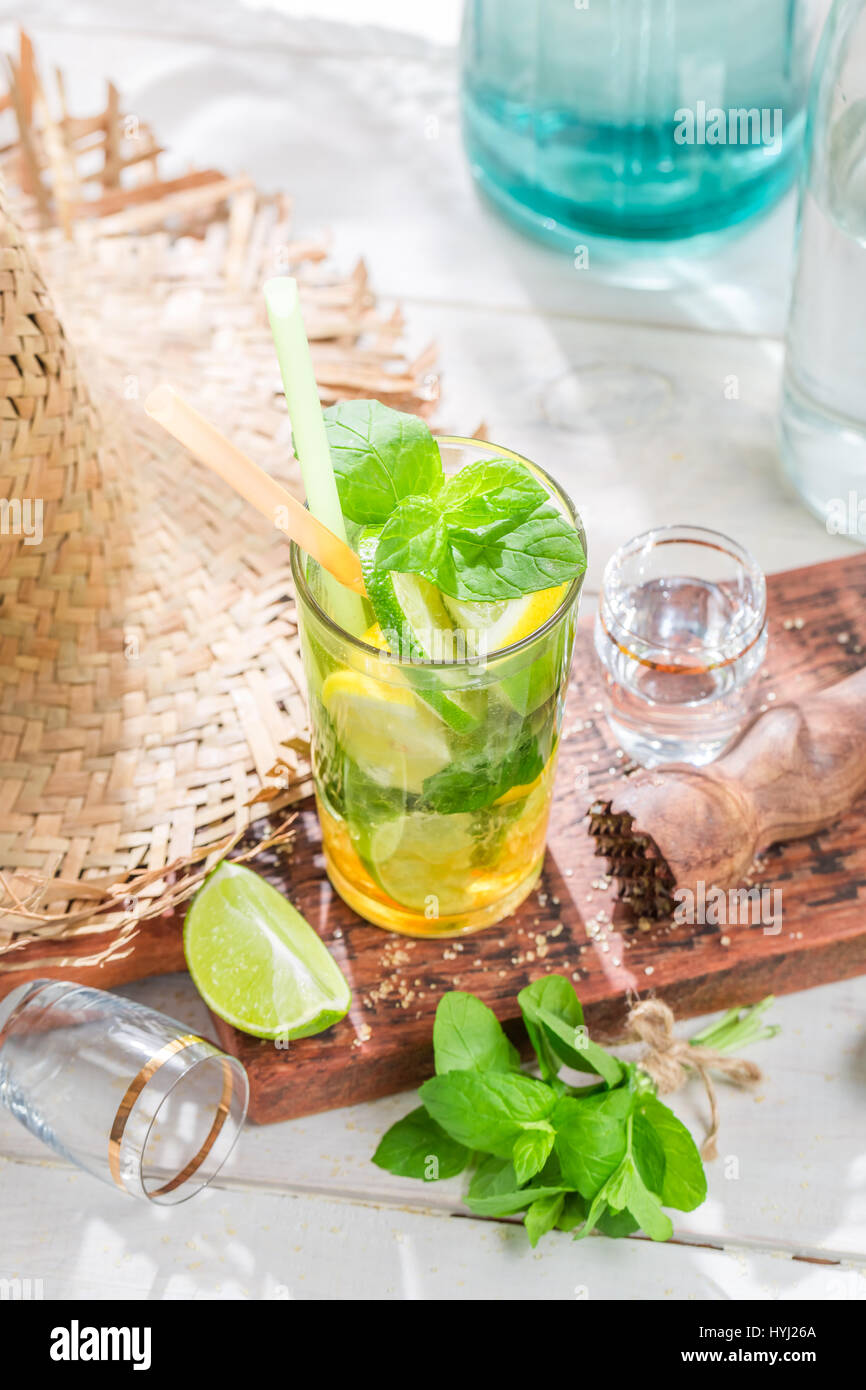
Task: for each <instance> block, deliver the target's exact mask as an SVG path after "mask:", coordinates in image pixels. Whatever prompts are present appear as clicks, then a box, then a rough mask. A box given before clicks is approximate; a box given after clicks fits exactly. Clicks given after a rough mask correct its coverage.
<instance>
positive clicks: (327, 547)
mask: <svg viewBox="0 0 866 1390" xmlns="http://www.w3.org/2000/svg"><path fill="white" fill-rule="evenodd" d="M144 408H145V410H146V411H147V413H148V415H150V416H151V418H152V419H154V420H156V421H157V422H158V423H159V424H160V425H162V427H163V429H165V430H167V431H168V433H169V434H170V435H172V436H173V437H174V438H175V439H176V440H178V442H179V443H180V444H183V445H184V447H185V448H187V449H189V451H190V453H191V454H194V455H195V457H196V458H197V459H198V460H199V462H200V463H203V464H205V465H206V467H208V468H210V469H212V470H213V472H214V473H217V474H218V475H219V476H220V477H221V478H222V479H223V480H224V481H225V482H227V483H228V484H229V486H230V487H232V488H234V490H235V492H237V493H239V494H240V496H241V497H243V498H244V499H245V501H247V502H249V503H250V505H251V506H253V507H255V508H256V510H257V511H259V512H261V514H262V516H266V517H267V518H268V520H269V521H271V522H272V523H273V525H275V526H276V527H277V528H278V530H280V531H282V532H284V534H285V535H287V536H289V537H290V538H291V539H292V540H293V541H296V542H297V544H298V545H299V546H300V547H301V549H302V550H303V551H305V552H306V554H307V555H311V556H312V557H313V559H314V560H317V561H318V563H319V564H320V565H321V566H322V568H323V569H325V570H327V571H328V573H329V574H332V575H333V576H334V578H335V579H337V580H339V582H340V584H343V585H345V586H346V587H347V588H348V589H352V590H353V591H354V592H355V593H356V594H363V593H364V592H365V590H364V581H363V578H362V576H361V566H360V563H359V560H358V557H357V555H356V554H355V552H354V551H353V550H351V549H350V547H349V546H348V545H347V544H346V542H345V540H342V539H340V537H338V536H335V535H334V533H333V531H331V530H329V529H328V527H327V526H324V525H323V524H322V522H321V521H320V520H318V519H317V518H316V517H315V516H313V515H312V513H311V512H309V511H307V509H306V508H305V507H302V506H301V503H300V502H298V501H297V499H296V498H294V497H293V496H292V495H291V493H290V492H286V490H285V488H282V487H280V485H279V483H278V482H276V481H275V479H274V478H272V477H271V476H270V475H269V474H268V473H266V472H265V471H264V469H263V468H259V466H258V464H256V463H253V461H252V459H251V458H248V457H247V455H246V454H244V453H242V451H241V450H240V449H238V448H237V447H236V446H235V445H234V444H232V443H231V441H230V440H228V439H226V438H225V436H224V435H222V434H220V432H219V430H218V429H216V428H215V427H214V426H213V425H212V424H211V423H210V422H209V421H208V420H205V418H204V416H202V415H200V414H199V412H198V411H197V410H196V409H195V408H194V407H193V406H192V405H190V403H189V401H187V400H185V399H184V397H183V396H181V395H179V393H178V392H177V391H175V390H174V388H173V387H171V386H166V385H162V386H157V387H156V389H155V390H154V391H151V393H150V395H149V396H148V398H147V400H146V401H145V403H144Z"/></svg>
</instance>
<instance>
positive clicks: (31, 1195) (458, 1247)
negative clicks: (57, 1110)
mask: <svg viewBox="0 0 866 1390" xmlns="http://www.w3.org/2000/svg"><path fill="white" fill-rule="evenodd" d="M101 1191H102V1192H104V1193H105V1195H104V1196H103V1197H102V1199H101V1200H94V1187H93V1185H92V1183H91V1181H90V1180H89V1179H88V1178H86V1177H85V1176H84V1175H81V1174H75V1175H69V1174H67V1173H65V1172H61V1171H37V1170H28V1171H22V1170H21V1169H14V1168H13V1167H12V1166H11V1165H9V1164H0V1216H2V1220H3V1253H2V1257H0V1278H19V1279H25V1280H28V1279H29V1280H31V1281H34V1280H41V1281H42V1285H41V1289H42V1293H43V1295H44V1297H45V1298H46V1299H60V1300H63V1299H76V1298H86V1299H95V1300H96V1299H104V1298H120V1299H136V1300H142V1299H265V1300H275V1301H283V1300H292V1301H294V1300H303V1299H327V1300H329V1301H331V1300H334V1299H351V1300H357V1299H362V1300H370V1299H388V1300H391V1299H425V1300H428V1299H429V1300H449V1301H450V1300H457V1301H464V1300H467V1301H471V1300H475V1299H490V1298H495V1299H507V1300H515V1301H520V1302H524V1301H527V1300H530V1301H536V1300H542V1299H543V1300H547V1301H549V1300H562V1301H578V1302H583V1301H589V1302H598V1301H599V1300H603V1299H615V1298H620V1297H622V1293H623V1263H624V1259H626V1258H627V1264H628V1283H627V1287H628V1295H629V1297H630V1298H638V1299H641V1298H646V1299H660V1300H663V1301H664V1300H684V1299H700V1300H717V1299H727V1298H747V1299H755V1300H769V1299H776V1298H785V1299H794V1300H805V1299H816V1298H820V1299H851V1300H854V1299H857V1298H862V1297H863V1296H864V1290H866V1266H863V1265H850V1266H846V1267H841V1266H827V1265H815V1264H811V1263H805V1262H802V1261H796V1260H792V1259H780V1258H779V1257H778V1256H777V1255H773V1254H771V1253H767V1252H764V1251H761V1250H751V1249H748V1250H744V1249H730V1250H726V1251H722V1250H716V1249H705V1248H700V1247H690V1246H676V1245H667V1246H659V1245H653V1244H652V1243H651V1242H650V1241H646V1240H630V1241H629V1242H628V1247H627V1249H626V1248H624V1246H623V1245H622V1244H621V1243H620V1242H616V1241H607V1240H604V1239H591V1240H588V1241H584V1242H582V1243H581V1244H580V1245H576V1244H575V1243H574V1242H573V1241H572V1240H571V1238H570V1237H569V1236H565V1235H563V1234H562V1233H559V1232H557V1233H554V1234H553V1235H552V1237H545V1239H544V1240H543V1241H542V1242H541V1244H540V1245H539V1247H538V1248H537V1249H536V1250H534V1251H533V1250H532V1249H531V1248H530V1246H529V1244H528V1242H527V1241H526V1238H525V1235H524V1233H523V1231H522V1230H520V1229H518V1228H517V1227H515V1226H513V1225H510V1224H507V1223H499V1222H484V1221H477V1220H473V1219H467V1220H454V1219H451V1218H448V1217H444V1216H435V1215H434V1216H429V1215H428V1216H424V1215H421V1214H419V1213H417V1212H403V1211H380V1210H376V1209H375V1208H371V1207H365V1206H354V1205H351V1204H349V1203H346V1202H338V1201H334V1200H331V1199H325V1198H321V1197H297V1198H293V1197H288V1196H282V1195H279V1194H277V1193H265V1192H258V1193H250V1192H210V1193H205V1194H203V1195H202V1196H201V1197H200V1198H196V1199H194V1200H193V1201H192V1202H190V1203H188V1204H185V1205H183V1206H180V1207H175V1208H171V1209H166V1208H162V1209H150V1208H147V1207H145V1206H143V1205H139V1204H137V1203H135V1202H133V1201H127V1200H125V1199H124V1198H123V1196H122V1195H120V1194H114V1193H112V1192H111V1191H110V1190H109V1189H107V1188H106V1189H102V1190H101Z"/></svg>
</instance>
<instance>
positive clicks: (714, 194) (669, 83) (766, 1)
mask: <svg viewBox="0 0 866 1390" xmlns="http://www.w3.org/2000/svg"><path fill="white" fill-rule="evenodd" d="M811 8H812V7H811V5H810V4H809V3H808V2H807V0H760V3H758V4H755V3H754V0H727V3H725V4H723V5H719V4H716V3H715V0H466V8H465V12H464V24H463V41H462V112H463V130H464V140H465V144H466V149H467V153H468V155H469V159H470V163H471V165H472V170H473V173H474V175H475V178H476V179H477V180H478V182H479V184H480V186H481V187H482V188H483V189H484V191H485V192H486V193H487V194H488V195H489V196H490V197H491V198H493V200H494V201H495V202H496V203H497V205H498V206H499V207H501V208H502V209H503V210H504V211H505V212H506V214H507V215H508V216H509V217H511V219H512V220H514V221H516V222H517V223H519V224H520V225H521V226H523V227H524V228H526V229H527V230H530V231H532V232H534V233H535V234H536V235H538V236H541V237H543V238H545V239H547V240H552V241H554V242H558V243H560V244H561V245H563V246H564V247H565V248H567V249H572V250H573V248H574V245H575V237H576V235H579V234H580V233H582V232H588V233H600V234H603V235H608V236H614V237H626V238H641V239H649V240H666V239H669V238H677V237H686V236H691V235H694V234H695V233H699V232H705V231H709V230H713V229H717V228H720V227H725V226H728V225H730V224H732V223H735V222H739V221H741V220H742V219H743V218H745V217H748V216H750V215H751V214H752V213H754V212H756V211H757V210H759V209H760V208H763V207H766V206H767V205H768V204H770V203H772V202H773V201H774V200H775V199H776V198H777V197H778V196H779V195H780V194H781V193H782V191H783V190H784V189H785V188H786V187H787V186H788V184H789V182H790V180H791V178H792V176H793V174H794V173H795V170H796V168H797V164H798V159H799V154H800V149H801V144H802V131H803V124H804V105H805V92H806V86H807V82H808V62H809V53H810V47H811V43H810V39H811V32H812V29H813V24H812V19H811Z"/></svg>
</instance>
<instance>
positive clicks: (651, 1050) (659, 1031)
mask: <svg viewBox="0 0 866 1390" xmlns="http://www.w3.org/2000/svg"><path fill="white" fill-rule="evenodd" d="M626 1029H627V1032H626V1036H625V1038H623V1042H641V1043H643V1044H644V1051H643V1054H642V1055H641V1057H640V1060H639V1064H638V1065H639V1066H641V1067H642V1068H643V1070H644V1071H645V1072H647V1073H648V1074H649V1076H651V1077H652V1079H653V1081H654V1082H655V1084H656V1086H657V1087H658V1089H659V1091H660V1092H661V1094H662V1095H669V1094H670V1093H671V1092H672V1091H678V1090H679V1089H680V1087H681V1086H683V1085H684V1084H685V1082H686V1081H687V1080H688V1074H689V1070H692V1071H695V1072H697V1074H698V1076H699V1077H700V1078H701V1081H702V1082H703V1083H704V1090H705V1091H706V1093H707V1100H708V1102H709V1106H710V1123H709V1127H708V1129H707V1132H706V1135H705V1136H704V1141H703V1143H702V1144H701V1155H702V1157H703V1158H706V1159H712V1158H716V1157H717V1156H718V1149H717V1147H716V1140H717V1138H718V1133H719V1102H718V1097H717V1095H716V1087H715V1084H714V1082H713V1078H712V1072H714V1071H716V1072H721V1073H722V1075H723V1076H726V1077H727V1078H728V1080H729V1081H731V1082H733V1084H734V1085H735V1086H749V1085H752V1084H753V1083H754V1082H756V1081H760V1080H761V1076H762V1072H761V1069H760V1067H759V1066H757V1065H756V1063H755V1062H751V1061H749V1060H747V1058H745V1057H731V1056H729V1055H728V1054H727V1053H725V1052H718V1051H717V1050H716V1048H714V1047H701V1046H700V1045H693V1044H692V1043H690V1042H689V1041H688V1039H686V1038H678V1037H677V1035H676V1034H675V1033H674V1015H673V1012H672V1010H671V1009H670V1008H668V1005H667V1004H665V1003H663V1002H662V1000H661V999H643V1000H641V1002H640V1003H639V1004H635V1005H634V1007H633V1008H632V1009H630V1010H629V1013H628V1017H627V1019H626Z"/></svg>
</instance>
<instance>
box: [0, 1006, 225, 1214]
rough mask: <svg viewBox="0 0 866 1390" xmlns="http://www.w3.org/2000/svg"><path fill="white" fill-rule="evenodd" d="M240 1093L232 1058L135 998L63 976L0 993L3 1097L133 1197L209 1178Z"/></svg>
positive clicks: (179, 1195) (190, 1188)
mask: <svg viewBox="0 0 866 1390" xmlns="http://www.w3.org/2000/svg"><path fill="white" fill-rule="evenodd" d="M247 1099H248V1084H247V1077H246V1072H245V1071H244V1069H243V1067H242V1066H241V1064H240V1062H237V1061H236V1060H235V1059H234V1058H233V1057H227V1056H225V1054H224V1053H222V1052H220V1051H219V1050H218V1049H217V1048H216V1047H214V1046H213V1044H212V1043H209V1042H206V1041H205V1039H204V1038H200V1037H198V1036H197V1035H195V1034H193V1033H190V1032H188V1031H187V1029H186V1028H185V1027H184V1025H183V1024H181V1023H177V1022H176V1021H175V1020H173V1019H170V1018H167V1017H166V1016H165V1015H164V1014H160V1013H156V1012H155V1010H153V1009H148V1008H146V1007H145V1006H144V1005H143V1004H137V1003H135V1002H133V1001H132V1000H130V999H123V998H120V997H118V996H117V995H114V994H106V993H104V992H103V991H102V990H98V989H89V988H87V987H86V986H83V985H75V984H70V983H68V982H66V981H62V980H35V981H32V982H31V983H29V984H25V985H20V986H19V987H18V988H17V989H15V990H13V991H12V993H11V994H10V995H8V996H7V997H6V998H5V999H4V1000H2V1001H0V1101H2V1103H3V1104H4V1105H6V1106H7V1107H8V1108H9V1109H10V1110H11V1111H12V1114H13V1115H15V1116H16V1117H17V1118H18V1119H19V1120H20V1121H21V1123H22V1124H23V1125H25V1126H26V1128H27V1129H29V1130H30V1132H31V1133H32V1134H35V1135H36V1137H37V1138H38V1139H41V1140H43V1142H44V1143H46V1144H48V1145H49V1146H50V1147H51V1148H52V1149H53V1150H54V1151H55V1153H57V1154H60V1155H61V1156H62V1157H63V1158H66V1159H69V1161H70V1162H72V1163H75V1164H77V1165H78V1166H79V1167H80V1168H84V1169H86V1170H87V1171H88V1172H89V1173H92V1174H93V1175H94V1176H95V1177H97V1178H101V1179H102V1180H103V1181H104V1182H109V1183H112V1184H114V1186H116V1187H119V1188H120V1189H121V1190H122V1191H124V1192H129V1193H131V1194H132V1195H133V1196H134V1197H141V1198H144V1199H146V1200H148V1201H151V1202H158V1203H164V1204H171V1203H176V1202H183V1201H185V1200H186V1199H187V1198H188V1197H191V1196H192V1195H193V1194H194V1193H195V1192H198V1191H200V1190H201V1189H202V1188H203V1187H205V1186H207V1184H208V1183H209V1182H210V1181H211V1179H212V1178H213V1177H214V1175H215V1174H216V1173H217V1172H218V1171H219V1169H220V1168H221V1167H222V1165H223V1163H224V1162H225V1160H226V1158H227V1157H228V1155H229V1153H230V1152H231V1150H232V1148H233V1147H234V1144H235V1140H236V1139H237V1137H238V1134H239V1133H240V1130H241V1126H242V1125H243V1122H244V1116H245V1115H246V1109H247Z"/></svg>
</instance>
